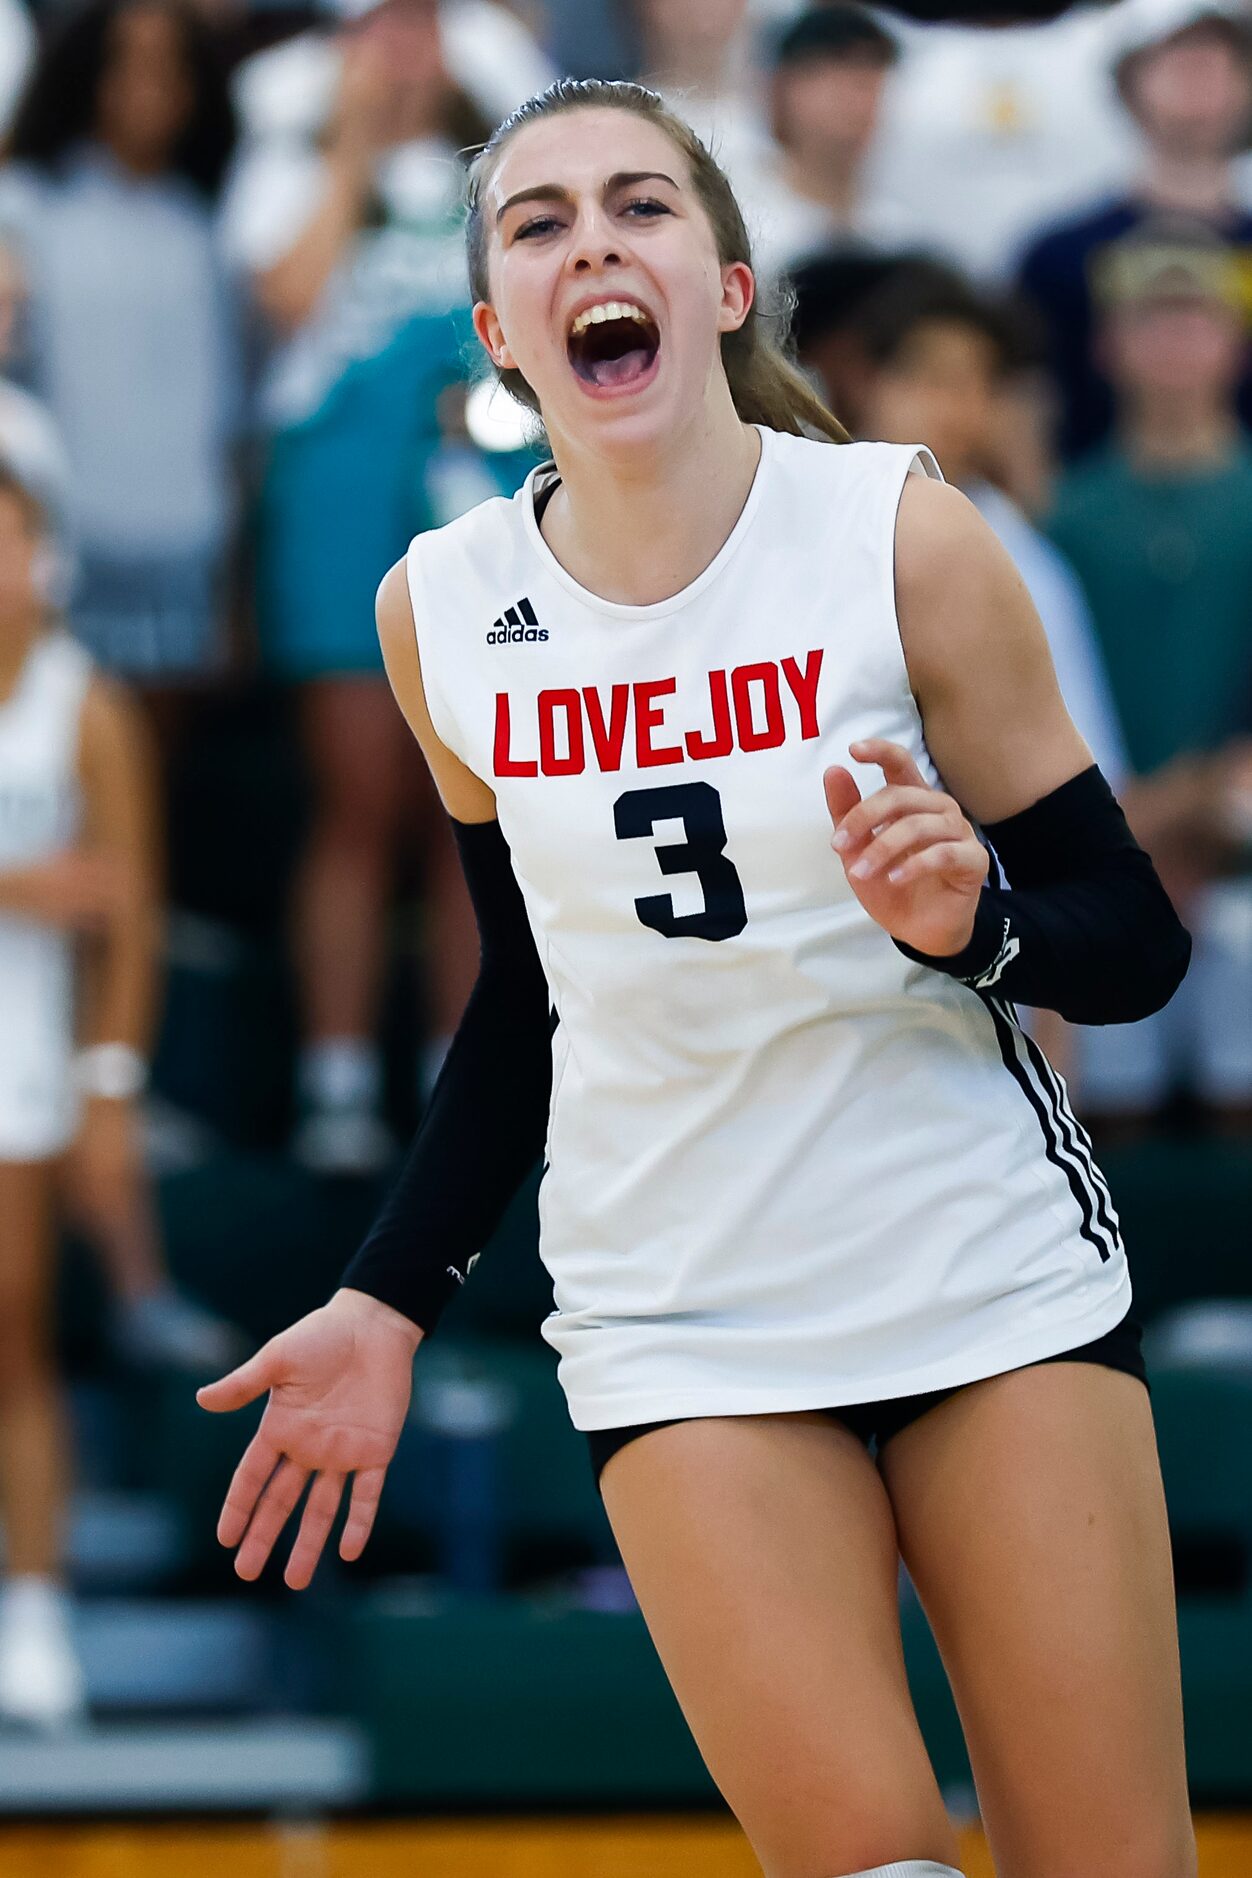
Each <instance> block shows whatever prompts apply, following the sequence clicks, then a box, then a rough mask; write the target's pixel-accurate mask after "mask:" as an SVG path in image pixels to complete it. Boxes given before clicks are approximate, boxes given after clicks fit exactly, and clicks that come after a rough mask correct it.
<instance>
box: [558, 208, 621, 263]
mask: <svg viewBox="0 0 1252 1878" xmlns="http://www.w3.org/2000/svg"><path fill="white" fill-rule="evenodd" d="M621 264H622V250H621V243H620V238H619V235H618V233H617V231H616V230H615V229H614V228H613V226H612V224H611V223H610V222H609V220H608V218H607V216H606V215H605V213H604V210H603V209H602V208H601V207H600V205H599V204H598V203H596V204H591V205H588V206H587V207H585V208H584V210H583V212H582V213H581V214H580V215H579V217H578V220H577V222H576V224H575V227H574V240H573V242H572V243H571V246H570V265H571V267H572V269H573V271H574V273H576V274H594V273H597V272H599V271H600V270H601V269H603V268H606V267H620V266H621Z"/></svg>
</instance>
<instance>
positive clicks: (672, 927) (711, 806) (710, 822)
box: [613, 782, 748, 939]
mask: <svg viewBox="0 0 1252 1878" xmlns="http://www.w3.org/2000/svg"><path fill="white" fill-rule="evenodd" d="M613 821H614V824H615V826H616V829H617V838H618V840H619V841H634V840H636V839H637V838H638V837H640V836H642V835H650V834H651V833H652V832H653V829H654V828H655V826H656V824H657V822H665V821H681V822H682V824H683V827H684V829H685V830H686V835H687V839H686V840H685V841H676V842H673V843H670V844H667V845H666V846H665V847H658V848H657V850H656V858H657V865H658V866H659V867H660V870H661V872H662V873H663V874H694V875H695V876H696V878H697V879H698V880H699V882H700V886H701V888H702V889H703V892H704V905H703V907H702V908H701V909H700V911H699V912H698V913H681V914H680V913H675V911H674V902H673V899H672V897H671V896H670V895H669V894H668V893H650V894H645V895H644V897H643V898H642V899H640V900H636V901H635V911H636V913H638V915H639V918H640V919H641V920H642V922H643V924H644V925H645V926H650V927H651V928H652V930H653V932H659V933H661V934H662V935H663V936H664V937H665V938H666V939H678V938H683V937H686V938H692V939H733V938H734V937H735V934H736V933H741V932H742V931H743V929H744V927H745V926H746V925H747V923H748V909H747V907H746V906H745V905H744V902H743V884H742V882H741V881H740V879H739V875H738V874H737V872H736V871H735V864H734V862H733V861H729V860H727V858H726V855H725V853H724V852H723V850H724V849H725V846H726V823H725V821H724V820H723V818H722V799H721V797H720V796H719V795H718V793H717V791H716V789H714V787H713V785H712V784H711V783H706V782H694V783H677V784H675V785H673V786H672V787H670V788H661V789H629V790H627V792H626V794H625V795H624V796H619V797H618V798H617V801H616V802H615V803H614V804H613Z"/></svg>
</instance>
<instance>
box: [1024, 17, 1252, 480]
mask: <svg viewBox="0 0 1252 1878" xmlns="http://www.w3.org/2000/svg"><path fill="white" fill-rule="evenodd" d="M1108 35H1109V37H1108V40H1107V42H1106V58H1107V60H1108V62H1109V66H1110V70H1111V73H1112V75H1113V76H1114V77H1115V79H1116V83H1117V89H1118V93H1119V96H1120V98H1121V101H1122V104H1123V105H1124V107H1125V114H1126V119H1127V122H1128V123H1133V125H1134V126H1135V128H1136V130H1137V132H1138V134H1139V138H1140V150H1139V155H1138V161H1137V167H1136V171H1135V173H1134V174H1133V176H1131V177H1130V178H1129V179H1127V181H1126V182H1125V184H1124V185H1123V186H1122V187H1121V188H1120V189H1119V190H1118V191H1116V192H1114V193H1113V194H1110V195H1105V196H1104V197H1103V198H1102V199H1100V200H1098V201H1095V202H1091V203H1088V205H1087V206H1086V207H1085V208H1084V210H1083V211H1082V213H1080V214H1075V215H1073V216H1071V217H1069V218H1067V219H1065V220H1061V221H1054V222H1053V223H1052V224H1051V225H1050V226H1048V227H1045V228H1044V229H1043V230H1042V232H1039V231H1037V230H1036V231H1035V239H1034V240H1033V241H1031V242H1030V244H1029V246H1028V247H1027V248H1026V250H1025V253H1024V255H1023V257H1022V258H1021V262H1020V267H1019V271H1018V282H1019V285H1020V288H1021V291H1022V292H1023V294H1025V295H1026V297H1027V298H1028V299H1029V300H1030V301H1031V302H1032V303H1033V305H1034V306H1035V307H1036V308H1037V309H1038V311H1039V312H1040V314H1041V315H1042V317H1043V319H1044V321H1045V323H1046V325H1047V328H1048V336H1049V341H1050V354H1051V360H1050V362H1051V368H1052V372H1053V376H1054V379H1055V382H1056V386H1057V390H1058V392H1059V396H1060V409H1059V414H1058V416H1059V426H1058V436H1057V441H1058V444H1059V447H1060V450H1061V453H1062V455H1063V456H1065V457H1066V458H1069V459H1072V458H1076V457H1079V456H1081V455H1082V454H1083V452H1084V451H1087V450H1090V449H1092V448H1093V447H1094V446H1095V445H1097V444H1099V443H1100V442H1102V441H1103V439H1104V438H1106V437H1107V436H1108V434H1109V432H1110V429H1111V427H1112V424H1113V404H1114V394H1113V387H1112V385H1111V383H1110V381H1109V378H1108V375H1107V373H1106V372H1105V371H1104V370H1103V368H1102V365H1101V361H1100V358H1099V356H1098V350H1097V347H1096V344H1095V325H1096V319H1095V304H1094V300H1093V296H1092V283H1093V281H1094V279H1095V277H1096V275H1097V274H1098V272H1099V270H1100V266H1101V257H1102V256H1103V255H1104V254H1105V253H1106V252H1107V251H1108V250H1109V249H1110V248H1111V246H1112V244H1114V243H1115V242H1118V241H1120V240H1122V238H1123V237H1124V236H1126V235H1129V234H1130V233H1132V232H1133V230H1135V229H1136V228H1138V227H1139V226H1140V225H1141V224H1142V223H1143V222H1145V221H1147V220H1151V219H1153V218H1156V217H1159V216H1160V215H1162V214H1168V215H1183V216H1186V217H1188V218H1190V219H1191V220H1193V221H1202V222H1204V223H1206V224H1207V225H1208V226H1209V227H1210V228H1211V229H1212V230H1213V232H1214V233H1215V234H1216V235H1219V236H1220V237H1221V238H1222V240H1223V241H1226V242H1229V243H1231V244H1232V245H1233V246H1234V247H1235V248H1236V249H1237V250H1238V251H1239V257H1240V268H1241V270H1242V275H1243V282H1244V284H1243V301H1244V306H1245V309H1246V310H1247V312H1248V313H1249V314H1250V315H1252V289H1250V288H1249V286H1248V282H1249V281H1250V280H1252V213H1249V211H1248V209H1247V208H1246V207H1244V206H1243V205H1242V204H1241V203H1240V201H1239V199H1238V187H1237V176H1236V169H1235V162H1234V159H1235V155H1236V152H1237V151H1239V150H1241V149H1242V148H1243V147H1244V146H1245V144H1246V143H1247V139H1248V133H1249V121H1250V118H1252V9H1249V8H1248V7H1247V6H1246V5H1245V4H1244V0H1122V4H1120V5H1118V6H1115V7H1113V8H1112V9H1111V10H1110V13H1109V18H1108ZM1250 367H1252V359H1250V360H1249V361H1245V369H1244V372H1243V377H1242V382H1241V384H1240V387H1239V394H1238V395H1239V408H1240V413H1241V415H1242V418H1243V421H1244V423H1245V424H1252V369H1249V368H1250Z"/></svg>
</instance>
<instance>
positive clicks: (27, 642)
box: [0, 613, 42, 702]
mask: <svg viewBox="0 0 1252 1878" xmlns="http://www.w3.org/2000/svg"><path fill="white" fill-rule="evenodd" d="M41 627H42V621H41V619H40V617H39V616H38V614H34V613H32V614H30V615H29V616H22V617H20V618H18V619H14V620H7V621H6V620H0V702H6V701H7V700H8V698H9V697H10V696H11V694H12V692H13V690H14V689H15V687H16V685H17V681H18V679H19V678H20V677H21V675H22V667H23V666H24V665H25V663H26V661H27V659H28V658H29V657H30V649H31V647H32V646H33V645H34V643H35V640H36V639H37V638H38V637H39V633H40V630H41Z"/></svg>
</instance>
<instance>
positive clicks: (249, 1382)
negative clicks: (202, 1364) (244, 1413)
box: [196, 1343, 278, 1415]
mask: <svg viewBox="0 0 1252 1878" xmlns="http://www.w3.org/2000/svg"><path fill="white" fill-rule="evenodd" d="M277 1367H278V1366H277V1363H276V1362H275V1359H274V1346H273V1344H272V1343H267V1344H264V1345H263V1346H262V1347H261V1349H259V1350H258V1351H257V1353H256V1355H255V1356H250V1357H249V1358H248V1360H247V1362H246V1363H241V1364H240V1365H239V1368H238V1369H232V1370H231V1371H230V1373H229V1374H228V1375H225V1376H219V1377H218V1379H217V1381H216V1382H206V1383H205V1384H204V1386H203V1388H200V1389H197V1390H196V1401H197V1402H198V1403H199V1404H200V1407H201V1408H202V1409H208V1410H209V1411H210V1412H211V1413H212V1414H214V1415H220V1414H222V1413H224V1412H225V1411H227V1410H229V1409H239V1408H243V1407H244V1406H245V1405H246V1404H247V1403H249V1402H253V1401H255V1400H256V1398H257V1396H259V1395H260V1394H261V1393H262V1391H263V1390H265V1389H269V1388H272V1387H273V1385H274V1384H275V1383H276V1382H277V1380H278V1376H277Z"/></svg>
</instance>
